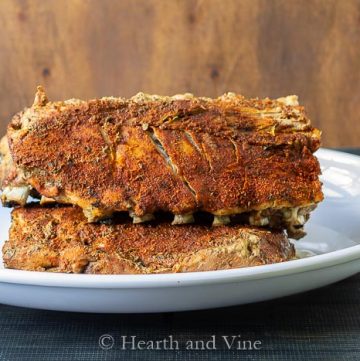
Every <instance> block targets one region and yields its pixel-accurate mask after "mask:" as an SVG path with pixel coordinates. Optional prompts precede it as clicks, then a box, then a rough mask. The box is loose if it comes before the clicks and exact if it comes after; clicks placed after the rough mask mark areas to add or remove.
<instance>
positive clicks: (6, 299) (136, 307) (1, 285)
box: [0, 149, 360, 313]
mask: <svg viewBox="0 0 360 361" xmlns="http://www.w3.org/2000/svg"><path fill="white" fill-rule="evenodd" d="M317 156H318V158H319V160H320V163H321V166H322V171H323V175H322V181H323V183H324V193H325V197H326V199H325V201H324V202H323V203H321V204H320V205H319V207H318V208H317V209H316V210H315V212H314V213H313V215H312V217H311V219H310V221H309V222H308V224H307V226H306V229H307V232H308V235H307V236H306V237H305V238H303V239H302V240H301V241H298V242H296V243H295V244H296V248H297V250H298V252H300V254H307V255H311V256H309V257H305V258H302V259H297V260H294V261H289V262H284V263H280V264H274V265H265V266H258V267H250V268H240V269H232V270H226V271H212V272H198V273H183V274H162V275H74V274H54V273H41V272H28V271H16V270H6V269H4V268H3V266H2V265H1V264H0V303H5V304H10V305H16V306H23V307H33V308H40V309H50V310H62V311H80V312H111V313H113V312H114V313H115V312H118V313H120V312H127V313H130V312H167V311H184V310H195V309H204V308H212V307H222V306H230V305H238V304H244V303H249V302H256V301H263V300H269V299H273V298H276V297H281V296H286V295H291V294H294V293H298V292H303V291H307V290H311V289H314V288H317V287H321V286H325V285H328V284H330V283H333V282H336V281H339V280H342V279H344V278H346V277H349V276H351V275H353V274H355V273H357V272H360V157H357V156H353V155H350V154H345V153H340V152H336V151H331V150H326V149H321V150H319V151H318V152H317ZM9 224H10V211H9V210H8V209H5V208H0V247H1V244H2V242H3V241H4V240H5V239H6V238H7V234H8V228H9Z"/></svg>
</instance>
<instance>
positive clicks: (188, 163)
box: [2, 88, 323, 227]
mask: <svg viewBox="0 0 360 361" xmlns="http://www.w3.org/2000/svg"><path fill="white" fill-rule="evenodd" d="M8 137H9V142H10V149H11V155H12V158H13V161H14V163H15V166H16V169H17V171H18V173H19V174H22V175H23V177H24V178H25V180H26V183H27V185H28V187H29V188H32V189H35V190H36V191H37V192H38V193H39V194H40V195H41V196H43V197H46V198H51V199H54V200H55V201H57V202H60V203H67V204H74V205H78V206H80V207H81V208H83V210H84V212H85V215H86V217H87V219H88V220H89V221H96V220H99V219H102V218H104V217H107V216H110V215H111V214H112V213H113V212H115V211H128V212H130V214H131V215H132V216H133V217H134V221H135V222H142V221H145V220H149V219H151V218H152V216H153V213H154V212H156V211H167V212H171V213H173V214H174V215H175V219H174V223H187V222H191V221H192V214H193V213H194V212H196V211H206V212H210V213H212V214H213V215H215V216H216V217H215V221H214V223H215V224H218V223H227V222H228V221H229V216H231V215H234V214H239V213H243V212H253V213H254V214H253V216H252V217H251V219H252V220H255V221H254V222H255V223H254V224H256V225H266V224H271V223H272V222H269V220H266V219H265V218H264V217H260V218H259V217H258V215H259V214H260V213H261V212H263V211H265V210H271V211H272V212H276V211H278V210H280V214H282V213H284V212H282V211H283V210H285V208H286V209H291V210H293V209H295V210H299V211H300V213H301V212H302V213H306V211H305V210H310V209H312V208H314V206H315V205H316V203H318V202H319V201H321V200H322V198H323V195H322V192H321V183H320V181H319V179H318V176H319V173H320V168H319V164H318V161H317V159H316V158H315V157H314V156H313V152H314V151H315V150H316V149H318V147H319V144H320V132H319V131H318V130H317V129H315V128H313V127H312V126H311V124H310V121H309V119H308V118H307V117H306V115H305V113H304V110H303V108H302V107H301V106H299V105H298V104H297V99H296V97H294V96H292V97H286V98H282V99H278V100H270V99H263V100H259V99H245V98H244V97H243V96H240V95H235V94H231V93H229V94H226V95H223V96H222V97H219V98H217V99H208V98H195V97H193V96H191V95H189V94H185V95H182V96H174V97H159V96H148V95H145V94H138V95H137V96H135V97H133V98H131V99H130V100H125V99H121V98H103V99H99V100H91V101H81V100H68V101H65V102H48V100H47V98H46V96H45V93H44V92H43V90H42V89H41V88H39V89H38V93H37V95H36V99H35V103H34V105H33V106H32V107H31V108H29V109H26V110H25V111H24V112H22V113H20V114H18V115H16V116H15V117H14V118H13V120H12V122H11V124H10V125H9V127H8ZM6 185H7V187H6V188H5V189H4V193H3V197H2V198H3V202H4V203H6V202H7V201H8V191H9V189H10V190H11V189H12V188H11V187H12V186H13V184H12V183H11V180H10V181H9V182H7V183H6ZM11 201H14V200H13V199H11ZM259 212H260V213H259ZM296 212H297V211H296ZM278 213H279V212H278ZM285 218H286V217H285V216H284V220H283V222H282V223H284V224H288V223H289V222H288V221H287V220H286V219H285ZM306 218H307V217H303V219H304V221H305V219H306ZM259 219H260V221H259ZM298 219H299V217H298ZM256 220H257V223H256ZM300 227H301V225H300Z"/></svg>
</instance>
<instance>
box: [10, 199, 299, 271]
mask: <svg viewBox="0 0 360 361" xmlns="http://www.w3.org/2000/svg"><path fill="white" fill-rule="evenodd" d="M119 217H120V218H121V217H123V215H116V216H115V219H113V220H112V222H111V224H102V223H88V222H87V220H86V218H85V217H84V215H83V212H82V211H81V209H80V208H78V207H71V206H64V207H60V208H59V207H49V208H45V209H44V207H41V206H28V207H26V208H17V209H15V210H14V211H13V212H12V225H11V229H10V234H9V240H8V241H7V242H5V244H4V247H3V259H4V264H5V267H6V268H15V269H21V270H28V271H49V272H67V273H91V274H94V273H95V274H96V273H97V274H139V273H140V274H147V273H166V272H167V273H173V272H194V271H209V270H220V269H229V268H238V267H247V266H256V265H262V264H271V263H277V262H283V261H288V260H291V259H292V258H293V257H294V256H295V252H294V246H293V245H292V244H291V243H290V242H289V241H288V239H287V238H286V235H285V233H284V231H280V230H279V231H272V232H271V231H269V230H266V229H261V228H257V227H248V226H241V225H228V226H223V227H211V224H210V225H209V224H208V225H206V224H204V223H202V224H199V223H198V224H196V225H185V226H184V225H183V226H178V227H174V226H171V225H170V224H169V223H168V222H160V223H157V224H154V222H150V223H145V224H133V223H131V222H129V221H126V219H119Z"/></svg>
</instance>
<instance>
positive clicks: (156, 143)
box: [145, 128, 196, 200]
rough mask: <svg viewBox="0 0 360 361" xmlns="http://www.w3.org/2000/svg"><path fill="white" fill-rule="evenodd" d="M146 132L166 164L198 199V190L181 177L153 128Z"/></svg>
mask: <svg viewBox="0 0 360 361" xmlns="http://www.w3.org/2000/svg"><path fill="white" fill-rule="evenodd" d="M145 132H146V134H147V135H148V136H149V138H150V139H151V141H152V142H153V144H154V146H155V148H156V150H157V151H158V152H159V154H160V155H161V156H162V157H163V158H164V160H165V162H166V164H167V165H168V166H169V167H170V169H171V170H172V172H173V174H174V175H175V176H176V177H177V178H179V179H180V180H181V181H182V182H183V184H184V185H185V187H186V188H187V189H188V190H189V191H190V192H191V194H192V195H193V196H194V199H195V200H196V192H195V190H194V189H193V188H192V187H191V185H190V184H189V182H188V181H187V180H186V179H185V178H183V177H181V176H180V175H179V172H178V168H177V167H176V165H175V164H174V163H173V162H172V161H171V158H170V156H169V154H168V153H167V151H166V150H165V148H164V146H163V144H162V143H161V142H160V140H159V139H158V138H157V137H156V135H155V133H154V130H153V129H152V128H149V129H148V130H146V131H145Z"/></svg>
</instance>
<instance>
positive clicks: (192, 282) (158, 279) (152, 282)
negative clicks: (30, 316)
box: [0, 148, 360, 289]
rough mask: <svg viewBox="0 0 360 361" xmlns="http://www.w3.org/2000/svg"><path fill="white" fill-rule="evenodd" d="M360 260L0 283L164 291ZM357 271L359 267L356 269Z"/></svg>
mask: <svg viewBox="0 0 360 361" xmlns="http://www.w3.org/2000/svg"><path fill="white" fill-rule="evenodd" d="M316 153H317V156H319V158H321V157H322V156H324V157H326V156H328V157H334V158H337V159H334V160H338V161H339V160H340V161H341V159H344V158H347V159H351V160H353V161H356V162H358V163H359V165H360V156H357V155H354V154H349V153H344V152H341V151H337V150H332V149H326V148H320V149H319V150H318V151H317V152H316ZM357 259H359V260H360V244H359V245H356V246H352V247H347V248H344V249H341V250H336V251H332V252H328V253H325V254H321V255H316V256H312V257H309V258H303V259H296V260H291V261H286V262H281V263H275V264H270V265H261V266H255V267H244V268H235V269H229V270H218V271H201V272H188V273H165V274H146V275H144V274H137V275H88V274H68V273H50V272H38V271H22V270H13V269H0V283H9V284H18V285H31V286H45V287H62V288H98V289H104V288H131V289H134V288H139V289H143V288H163V287H181V286H196V285H205V284H218V283H234V282H245V281H250V280H258V279H266V278H272V277H281V276H288V275H291V274H294V273H302V272H308V271H314V270H318V269H323V268H327V267H331V266H336V265H339V264H344V263H348V262H351V261H354V260H357ZM359 271H360V266H359Z"/></svg>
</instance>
